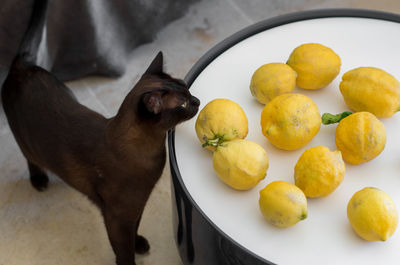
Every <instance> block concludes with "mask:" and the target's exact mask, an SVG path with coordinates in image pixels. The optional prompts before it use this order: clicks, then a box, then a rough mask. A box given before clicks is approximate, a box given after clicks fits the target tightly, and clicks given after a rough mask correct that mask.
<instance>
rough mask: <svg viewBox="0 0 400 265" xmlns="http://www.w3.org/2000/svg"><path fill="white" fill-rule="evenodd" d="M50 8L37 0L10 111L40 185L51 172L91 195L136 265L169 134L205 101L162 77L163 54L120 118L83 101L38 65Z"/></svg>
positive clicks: (6, 102)
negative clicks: (143, 219)
mask: <svg viewBox="0 0 400 265" xmlns="http://www.w3.org/2000/svg"><path fill="white" fill-rule="evenodd" d="M46 8H47V1H43V0H38V1H35V3H34V9H33V10H34V11H33V15H32V19H31V24H30V27H29V29H28V31H27V33H26V34H25V37H24V40H23V41H22V43H21V47H20V49H19V53H18V55H17V57H16V58H15V60H14V62H13V63H12V66H11V69H10V71H9V74H8V77H7V79H6V81H5V83H4V85H3V88H2V101H3V107H4V111H5V113H6V116H7V119H8V122H9V125H10V128H11V130H12V132H13V134H14V137H15V139H16V141H17V143H18V145H19V147H20V149H21V151H22V153H23V154H24V156H25V157H26V159H27V162H28V167H29V172H30V180H31V183H32V185H33V187H35V188H36V189H37V190H39V191H42V190H44V189H45V188H46V187H47V185H48V177H47V175H46V171H50V172H52V173H54V174H56V175H58V176H59V177H60V178H62V179H63V180H64V181H65V182H67V183H68V184H69V185H70V186H72V187H74V188H75V189H77V190H79V191H80V192H82V193H84V194H86V195H87V196H88V197H89V199H90V200H91V201H93V202H94V203H95V204H96V205H97V206H98V207H99V208H100V210H101V212H102V214H103V217H104V223H105V226H106V229H107V233H108V237H109V239H110V242H111V245H112V248H113V250H114V252H115V255H116V262H117V264H118V265H132V264H135V251H136V253H145V252H147V251H148V250H149V244H148V242H147V240H146V239H145V238H144V237H142V236H140V235H137V229H138V226H139V222H140V218H141V215H142V212H143V209H144V206H145V203H146V201H147V199H148V197H149V195H150V193H151V191H152V189H153V187H154V185H155V183H156V182H157V180H158V179H159V178H160V176H161V173H162V170H163V167H164V164H165V157H166V151H165V137H166V132H167V131H168V130H169V129H171V128H173V127H174V126H175V125H177V124H178V123H180V122H182V121H185V120H188V119H190V118H192V117H193V116H194V115H195V114H196V112H197V111H198V107H199V100H198V99H197V98H195V97H193V96H191V94H190V93H189V91H188V88H187V87H186V85H185V84H184V82H183V81H182V80H178V79H174V78H172V77H171V76H169V75H168V74H166V73H164V72H163V69H162V65H163V57H162V53H161V52H160V53H159V54H158V55H157V56H156V58H155V59H154V61H153V62H152V63H151V65H150V67H149V68H148V69H147V71H146V72H145V73H144V74H143V76H142V78H141V79H140V80H139V82H138V83H137V84H136V85H135V86H134V88H133V89H132V90H131V91H130V92H129V94H128V95H127V96H126V98H125V100H124V101H123V103H122V105H121V107H120V109H119V111H118V113H117V115H116V116H115V117H113V118H111V119H106V118H104V117H103V116H102V115H100V114H98V113H96V112H94V111H92V110H90V109H88V108H86V107H85V106H83V105H81V104H79V103H78V102H77V101H76V99H75V97H74V96H73V94H72V93H71V91H70V90H69V89H68V88H67V87H66V86H65V85H64V84H63V83H62V82H60V81H59V80H57V78H55V77H54V76H53V75H52V74H51V73H49V72H47V71H46V70H44V69H42V68H40V67H38V66H35V61H36V53H37V48H38V45H39V42H40V39H41V32H42V29H43V24H44V21H45V14H46Z"/></svg>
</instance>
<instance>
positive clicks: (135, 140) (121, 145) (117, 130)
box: [105, 112, 166, 155]
mask: <svg viewBox="0 0 400 265" xmlns="http://www.w3.org/2000/svg"><path fill="white" fill-rule="evenodd" d="M131 114H132V113H131ZM105 137H106V143H107V146H108V147H109V148H116V149H117V150H118V152H121V150H123V151H124V152H128V153H129V152H133V151H134V152H143V154H144V155H146V154H149V155H153V153H158V152H162V151H164V150H165V138H166V131H164V130H162V129H160V128H155V127H154V126H151V125H150V124H148V123H146V122H143V121H141V120H140V119H139V118H138V117H135V116H133V115H127V114H125V113H120V112H119V113H118V114H117V115H116V116H115V117H114V118H111V119H110V120H109V122H108V125H107V128H106V134H105Z"/></svg>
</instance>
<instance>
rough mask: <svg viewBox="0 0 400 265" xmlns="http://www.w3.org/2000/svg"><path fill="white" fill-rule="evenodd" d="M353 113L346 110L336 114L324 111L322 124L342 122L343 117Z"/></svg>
mask: <svg viewBox="0 0 400 265" xmlns="http://www.w3.org/2000/svg"><path fill="white" fill-rule="evenodd" d="M351 114H353V113H352V112H350V111H345V112H342V113H339V114H336V115H333V114H330V113H324V114H323V115H322V124H324V125H328V124H333V123H337V122H340V121H341V120H342V119H344V118H346V117H347V116H349V115H351Z"/></svg>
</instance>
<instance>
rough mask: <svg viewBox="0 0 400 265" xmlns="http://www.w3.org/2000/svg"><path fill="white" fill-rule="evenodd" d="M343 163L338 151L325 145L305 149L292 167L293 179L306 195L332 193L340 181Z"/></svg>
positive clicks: (318, 195) (316, 195) (343, 167)
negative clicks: (331, 149)
mask: <svg viewBox="0 0 400 265" xmlns="http://www.w3.org/2000/svg"><path fill="white" fill-rule="evenodd" d="M344 172H345V165H344V162H343V159H342V155H341V153H340V151H337V150H336V151H330V150H329V149H328V148H327V147H325V146H315V147H311V148H309V149H307V150H306V151H305V152H304V153H303V154H302V155H301V156H300V158H299V160H298V161H297V164H296V166H295V168H294V180H295V184H296V186H297V187H299V188H300V189H301V190H302V191H303V192H304V194H305V195H306V196H307V197H321V196H327V195H328V194H330V193H332V192H333V191H334V190H335V189H336V188H337V187H338V186H339V184H340V183H341V182H342V180H343V177H344Z"/></svg>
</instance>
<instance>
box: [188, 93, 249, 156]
mask: <svg viewBox="0 0 400 265" xmlns="http://www.w3.org/2000/svg"><path fill="white" fill-rule="evenodd" d="M195 129H196V134H197V137H198V138H199V140H200V142H201V143H202V144H203V147H206V148H207V149H210V150H212V151H213V150H215V147H216V146H218V145H219V144H221V143H223V142H224V141H230V140H233V139H243V138H245V137H246V136H247V133H248V121H247V117H246V114H245V113H244V111H243V109H242V108H241V107H240V106H239V104H237V103H236V102H234V101H232V100H230V99H223V98H219V99H214V100H212V101H210V102H209V103H208V104H207V105H206V106H204V108H203V109H202V110H201V111H200V113H199V115H198V116H197V120H196V125H195Z"/></svg>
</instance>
